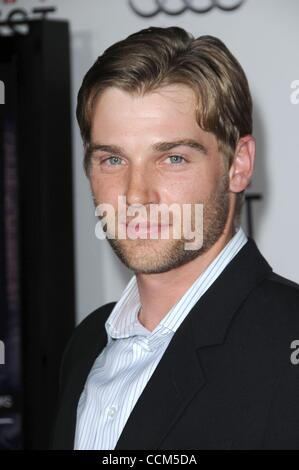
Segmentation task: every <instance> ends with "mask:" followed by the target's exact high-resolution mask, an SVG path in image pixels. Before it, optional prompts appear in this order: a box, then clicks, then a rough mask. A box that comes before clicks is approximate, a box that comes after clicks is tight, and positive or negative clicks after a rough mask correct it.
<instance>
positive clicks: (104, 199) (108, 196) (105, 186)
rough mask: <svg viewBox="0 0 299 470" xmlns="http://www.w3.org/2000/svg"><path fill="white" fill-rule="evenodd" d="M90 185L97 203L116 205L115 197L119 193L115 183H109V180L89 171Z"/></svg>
mask: <svg viewBox="0 0 299 470" xmlns="http://www.w3.org/2000/svg"><path fill="white" fill-rule="evenodd" d="M90 187H91V191H92V194H93V196H94V197H95V199H96V201H97V202H98V203H100V202H101V203H108V204H112V205H117V197H118V195H119V194H120V193H119V188H118V186H117V185H113V184H111V180H109V179H108V178H103V177H99V176H97V175H95V174H92V173H91V175H90Z"/></svg>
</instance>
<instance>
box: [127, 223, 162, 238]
mask: <svg viewBox="0 0 299 470" xmlns="http://www.w3.org/2000/svg"><path fill="white" fill-rule="evenodd" d="M123 225H124V226H125V227H126V229H127V230H128V231H129V232H131V233H134V234H138V235H142V234H159V233H162V232H163V231H165V230H166V229H167V228H168V227H169V226H170V225H169V224H151V223H150V222H145V223H130V222H127V223H126V224H125V223H124V224H123Z"/></svg>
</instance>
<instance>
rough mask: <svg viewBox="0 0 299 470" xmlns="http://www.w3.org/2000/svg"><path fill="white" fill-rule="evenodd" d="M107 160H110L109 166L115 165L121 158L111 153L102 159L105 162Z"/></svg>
mask: <svg viewBox="0 0 299 470" xmlns="http://www.w3.org/2000/svg"><path fill="white" fill-rule="evenodd" d="M108 161H109V162H110V163H109V165H110V166H116V165H117V164H118V163H119V162H120V161H121V158H119V157H116V156H114V155H113V156H112V157H108V158H106V159H105V160H104V162H105V163H106V162H108Z"/></svg>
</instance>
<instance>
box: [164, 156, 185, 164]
mask: <svg viewBox="0 0 299 470" xmlns="http://www.w3.org/2000/svg"><path fill="white" fill-rule="evenodd" d="M167 158H170V160H171V163H176V164H177V163H182V162H183V161H186V160H185V159H184V157H182V156H181V155H171V156H170V157H167Z"/></svg>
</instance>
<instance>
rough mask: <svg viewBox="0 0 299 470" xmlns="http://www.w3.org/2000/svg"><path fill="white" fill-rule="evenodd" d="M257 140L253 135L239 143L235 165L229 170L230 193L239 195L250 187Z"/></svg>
mask: <svg viewBox="0 0 299 470" xmlns="http://www.w3.org/2000/svg"><path fill="white" fill-rule="evenodd" d="M254 160H255V139H254V137H253V136H252V135H246V136H244V137H241V139H240V140H239V141H238V143H237V146H236V151H235V156H234V160H233V163H232V165H231V167H230V169H229V178H230V186H229V189H230V191H232V192H234V193H239V192H241V191H243V190H244V189H246V188H247V186H249V184H250V182H251V178H252V174H253V169H254Z"/></svg>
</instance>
